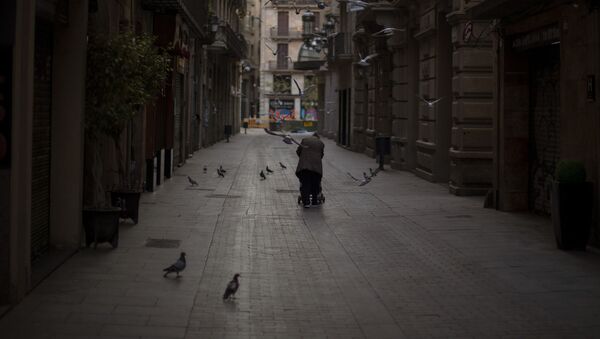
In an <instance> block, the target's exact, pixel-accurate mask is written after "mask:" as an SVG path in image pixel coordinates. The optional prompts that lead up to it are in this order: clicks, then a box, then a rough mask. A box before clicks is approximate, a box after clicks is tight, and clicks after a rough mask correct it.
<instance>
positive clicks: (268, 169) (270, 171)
mask: <svg viewBox="0 0 600 339" xmlns="http://www.w3.org/2000/svg"><path fill="white" fill-rule="evenodd" d="M267 173H269V174H271V173H273V171H272V170H271V169H270V168H269V166H267Z"/></svg>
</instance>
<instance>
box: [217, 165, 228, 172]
mask: <svg viewBox="0 0 600 339" xmlns="http://www.w3.org/2000/svg"><path fill="white" fill-rule="evenodd" d="M219 171H221V173H227V171H226V170H224V169H223V166H222V165H219Z"/></svg>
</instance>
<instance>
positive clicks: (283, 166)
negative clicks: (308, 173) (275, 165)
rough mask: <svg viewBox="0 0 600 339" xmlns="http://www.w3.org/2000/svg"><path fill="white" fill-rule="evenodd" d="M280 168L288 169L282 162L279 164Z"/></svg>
mask: <svg viewBox="0 0 600 339" xmlns="http://www.w3.org/2000/svg"><path fill="white" fill-rule="evenodd" d="M279 166H281V168H282V169H287V167H286V166H285V165H284V164H282V163H281V162H279Z"/></svg>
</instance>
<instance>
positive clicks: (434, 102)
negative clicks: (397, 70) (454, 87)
mask: <svg viewBox="0 0 600 339" xmlns="http://www.w3.org/2000/svg"><path fill="white" fill-rule="evenodd" d="M415 95H416V94H415ZM416 96H417V98H419V99H420V100H421V101H423V102H424V103H426V104H427V107H429V108H433V105H435V104H437V103H438V102H439V101H440V100H442V99H444V97H441V98H439V99H437V100H427V99H425V98H423V97H422V96H419V95H416Z"/></svg>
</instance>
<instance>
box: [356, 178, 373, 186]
mask: <svg viewBox="0 0 600 339" xmlns="http://www.w3.org/2000/svg"><path fill="white" fill-rule="evenodd" d="M370 182H371V178H365V180H362V181H361V182H360V184H358V186H364V185H366V184H368V183H370Z"/></svg>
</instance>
